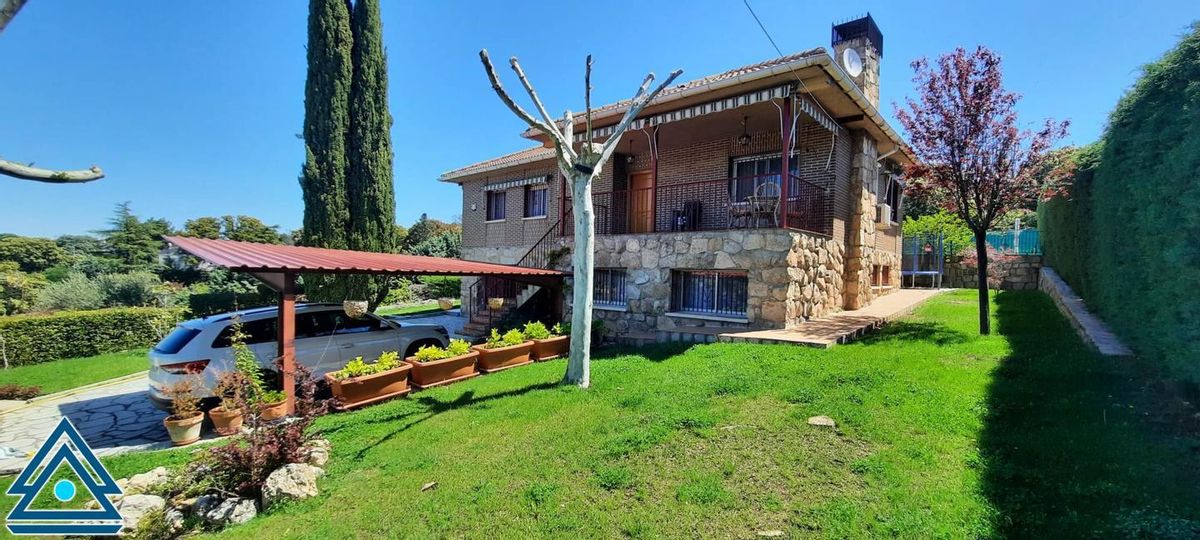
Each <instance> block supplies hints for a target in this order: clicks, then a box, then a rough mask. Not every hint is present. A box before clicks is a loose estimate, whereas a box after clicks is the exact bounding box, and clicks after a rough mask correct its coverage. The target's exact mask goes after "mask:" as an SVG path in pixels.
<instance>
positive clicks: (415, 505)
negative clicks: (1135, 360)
mask: <svg viewBox="0 0 1200 540" xmlns="http://www.w3.org/2000/svg"><path fill="white" fill-rule="evenodd" d="M972 294H973V293H972V292H970V291H967V292H960V293H953V294H946V295H942V296H940V297H937V298H935V299H933V300H931V301H930V302H929V303H928V304H927V305H926V306H925V307H923V308H922V309H920V310H919V311H918V313H917V314H916V315H915V316H914V317H911V318H908V319H906V320H903V321H900V322H896V323H893V324H891V325H889V326H888V327H887V328H886V329H885V330H884V331H883V332H881V333H879V334H876V335H875V336H872V337H870V338H869V339H867V340H865V341H863V342H860V343H856V344H851V345H846V346H838V347H835V348H833V349H831V350H826V351H821V350H814V349H806V348H800V347H792V346H773V345H748V344H711V345H699V346H693V347H691V348H688V349H686V350H684V349H682V348H669V347H660V348H641V349H638V350H637V351H629V352H626V353H610V354H608V355H604V356H603V357H602V358H601V359H599V360H598V361H597V362H595V363H594V364H593V381H594V386H593V388H591V389H590V390H579V389H576V388H572V387H562V386H558V385H557V382H558V380H559V378H560V377H561V375H562V371H563V368H564V363H563V361H556V362H549V363H543V364H535V365H531V366H526V367H522V368H518V369H514V370H509V371H505V372H501V373H497V374H494V375H489V376H486V377H480V378H477V379H473V380H471V381H468V382H465V383H461V384H457V385H453V386H450V387H446V388H440V389H434V390H431V391H427V392H421V393H419V394H414V395H413V396H412V398H411V399H407V400H399V401H394V402H389V403H386V404H382V405H379V406H376V407H372V408H369V409H366V410H363V411H359V412H355V413H349V414H339V415H333V416H329V417H326V418H323V419H321V420H320V421H319V422H318V425H317V428H319V429H320V430H323V431H324V432H325V434H326V436H327V437H329V438H330V439H331V440H332V442H333V447H334V456H333V461H332V462H331V464H330V469H329V474H327V475H326V476H325V477H324V478H323V480H322V481H321V488H322V493H321V495H320V496H319V497H317V498H315V499H311V500H307V501H301V502H297V503H294V504H291V505H289V506H286V507H284V508H282V509H280V510H277V511H273V512H272V513H271V514H269V515H266V516H262V517H260V518H258V519H256V520H254V521H252V522H251V523H248V524H246V525H243V526H240V527H236V528H233V529H230V530H228V531H225V532H224V533H222V534H223V535H224V536H229V537H235V538H326V537H347V536H352V537H360V538H373V537H384V536H386V537H447V536H448V537H463V538H495V537H506V538H524V537H577V536H578V537H603V538H611V537H630V538H649V537H703V538H708V537H718V538H726V537H729V538H732V537H740V538H745V537H753V536H754V535H755V534H756V533H757V532H759V531H768V530H780V531H784V532H785V533H786V534H787V535H789V536H792V537H856V538H859V537H883V536H898V537H905V538H965V537H1011V536H1016V537H1031V536H1032V537H1055V536H1061V537H1136V536H1153V537H1170V536H1176V537H1185V538H1186V537H1191V536H1195V535H1198V534H1200V528H1198V524H1200V452H1197V451H1196V449H1197V448H1200V444H1198V441H1197V440H1196V439H1195V438H1194V435H1185V434H1182V433H1177V432H1172V431H1170V430H1169V429H1167V428H1166V427H1164V426H1163V425H1161V424H1158V423H1155V422H1152V421H1150V419H1152V418H1154V416H1155V415H1153V414H1147V413H1151V412H1153V410H1152V409H1147V407H1148V405H1149V404H1150V403H1152V402H1151V401H1150V399H1149V398H1150V397H1152V396H1148V395H1147V394H1146V390H1145V386H1144V385H1142V384H1141V382H1140V379H1138V378H1137V377H1135V374H1134V373H1133V372H1132V368H1131V365H1130V364H1129V363H1127V362H1126V363H1119V362H1115V361H1110V360H1106V359H1103V358H1101V357H1099V356H1097V355H1094V354H1092V353H1090V352H1088V351H1087V350H1085V349H1084V348H1083V346H1082V345H1081V344H1080V342H1079V340H1078V339H1077V338H1076V337H1075V335H1074V333H1073V332H1072V330H1071V328H1070V327H1069V326H1068V325H1067V323H1066V322H1065V321H1063V320H1062V319H1061V317H1060V316H1059V315H1058V313H1057V312H1056V311H1055V308H1054V307H1053V305H1052V304H1051V303H1050V302H1049V300H1048V299H1046V298H1045V297H1044V296H1043V295H1041V294H1040V293H1036V292H1016V293H1003V294H1000V295H998V296H997V298H996V302H995V303H994V304H993V305H994V306H995V309H996V317H997V325H996V326H997V328H998V329H999V332H998V334H997V335H994V336H989V337H979V336H977V335H975V327H974V325H975V304H974V301H973V299H972V298H971V295H972ZM818 414H824V415H828V416H831V417H833V418H834V419H836V420H837V422H838V428H837V429H836V430H831V429H828V428H818V427H813V426H809V425H808V424H807V423H806V419H807V418H808V417H809V416H812V415H818ZM180 455H182V453H181V452H179V451H176V452H167V453H158V454H140V455H133V456H123V457H116V458H111V459H108V460H106V461H107V462H108V463H109V464H110V465H111V466H112V467H114V468H115V469H117V470H116V471H114V473H115V474H118V475H127V474H129V473H131V472H135V471H139V470H146V469H149V468H150V467H151V466H152V465H153V464H154V463H156V462H159V461H162V460H172V461H174V462H176V463H178V462H179V461H181V459H180V457H179V456H180ZM427 482H437V483H438V484H437V486H436V487H435V488H434V489H431V490H428V491H424V492H422V491H421V486H422V485H423V484H425V483H427ZM4 487H6V485H5V482H4V481H0V488H4ZM6 505H11V502H8V501H4V502H3V503H0V506H6ZM0 512H7V507H4V508H0Z"/></svg>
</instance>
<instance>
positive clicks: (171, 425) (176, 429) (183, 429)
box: [163, 411, 204, 446]
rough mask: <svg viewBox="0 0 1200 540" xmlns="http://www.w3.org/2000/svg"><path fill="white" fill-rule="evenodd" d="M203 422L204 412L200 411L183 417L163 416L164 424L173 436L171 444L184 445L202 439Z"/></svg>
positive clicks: (168, 432)
mask: <svg viewBox="0 0 1200 540" xmlns="http://www.w3.org/2000/svg"><path fill="white" fill-rule="evenodd" d="M203 423H204V413H203V412H199V411H197V412H196V414H194V415H192V416H189V417H187V418H183V419H174V417H171V416H168V417H166V418H163V425H164V426H166V428H167V434H168V435H170V436H171V444H173V445H175V446H184V445H188V444H192V443H194V442H196V441H198V440H200V427H201V426H202V425H203Z"/></svg>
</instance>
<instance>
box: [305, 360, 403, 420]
mask: <svg viewBox="0 0 1200 540" xmlns="http://www.w3.org/2000/svg"><path fill="white" fill-rule="evenodd" d="M410 370H412V366H410V365H409V364H408V363H406V362H401V361H400V355H399V353H396V352H395V351H389V352H385V353H383V354H381V355H379V358H378V359H377V360H375V362H373V363H370V364H368V363H367V362H364V361H363V359H362V357H361V356H359V357H358V358H355V359H354V360H351V361H350V362H349V363H348V364H346V367H344V368H342V369H340V370H338V371H334V372H332V373H326V374H325V381H326V382H328V383H329V388H330V389H331V390H333V397H335V398H337V400H338V405H337V408H338V409H341V410H346V409H353V408H356V407H362V406H364V405H370V404H372V403H378V402H380V401H383V400H385V399H391V398H394V397H399V396H403V395H405V394H407V393H409V392H411V391H412V388H409V386H408V375H409V371H410Z"/></svg>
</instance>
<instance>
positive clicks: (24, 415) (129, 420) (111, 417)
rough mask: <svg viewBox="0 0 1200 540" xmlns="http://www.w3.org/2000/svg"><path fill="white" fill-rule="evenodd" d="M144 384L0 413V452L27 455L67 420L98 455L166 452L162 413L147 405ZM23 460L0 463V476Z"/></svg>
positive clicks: (124, 383) (125, 383)
mask: <svg viewBox="0 0 1200 540" xmlns="http://www.w3.org/2000/svg"><path fill="white" fill-rule="evenodd" d="M148 384H149V382H148V381H147V380H146V377H145V375H144V374H143V375H141V376H137V377H131V378H126V379H121V380H119V382H115V383H113V384H107V385H103V386H100V387H93V388H90V389H87V390H83V391H81V392H78V393H74V394H71V395H66V396H62V397H59V398H52V399H48V400H45V401H38V402H34V403H30V404H27V405H25V406H24V407H21V408H18V409H15V410H10V411H6V412H3V413H0V446H3V447H11V448H15V449H16V450H18V451H20V452H25V453H26V454H27V455H28V453H30V452H34V451H35V450H37V448H38V446H40V445H41V444H42V443H43V442H44V441H45V440H46V437H47V436H49V435H50V432H51V431H52V430H53V429H54V426H56V425H58V421H59V419H60V418H62V417H63V416H66V417H67V418H70V419H71V423H72V424H75V427H76V428H78V429H79V433H80V434H81V435H83V438H84V440H85V441H87V443H88V445H89V446H91V447H92V450H94V451H95V452H96V454H98V455H102V456H104V455H111V454H118V453H121V452H127V451H130V450H144V449H152V448H167V447H170V446H171V443H170V440H169V439H168V438H167V432H166V429H164V428H163V425H162V420H163V418H164V417H166V413H164V412H162V411H159V410H158V409H155V408H154V406H152V405H151V404H150V400H149V398H148V397H147V396H146V387H147V385H148ZM27 460H28V457H22V458H7V459H0V474H4V473H7V472H15V470H19V469H20V468H22V467H24V466H25V463H26V461H27Z"/></svg>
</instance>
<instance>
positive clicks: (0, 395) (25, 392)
mask: <svg viewBox="0 0 1200 540" xmlns="http://www.w3.org/2000/svg"><path fill="white" fill-rule="evenodd" d="M41 394H42V389H41V387H38V386H21V385H19V384H0V399H19V400H26V399H32V398H35V397H38V396H40V395H41Z"/></svg>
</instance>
